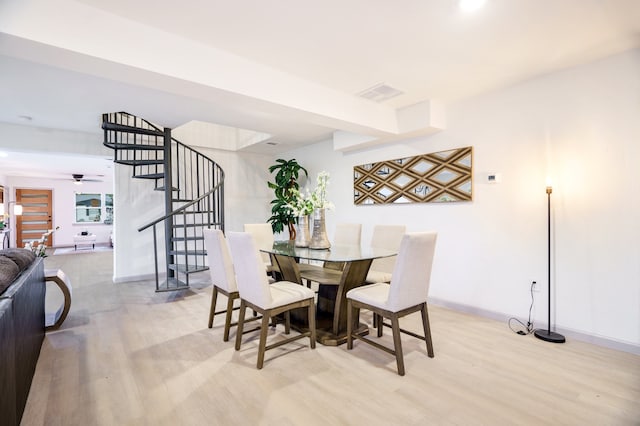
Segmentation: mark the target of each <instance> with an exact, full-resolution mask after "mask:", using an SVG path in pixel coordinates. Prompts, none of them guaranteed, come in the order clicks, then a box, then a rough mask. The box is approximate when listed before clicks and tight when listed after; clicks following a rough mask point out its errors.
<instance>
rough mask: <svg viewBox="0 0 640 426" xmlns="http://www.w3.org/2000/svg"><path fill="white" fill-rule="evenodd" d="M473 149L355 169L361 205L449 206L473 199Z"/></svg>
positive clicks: (356, 197) (355, 189)
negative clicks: (408, 204)
mask: <svg viewBox="0 0 640 426" xmlns="http://www.w3.org/2000/svg"><path fill="white" fill-rule="evenodd" d="M472 172H473V147H471V146H468V147H465V148H458V149H452V150H448V151H440V152H434V153H431V154H423V155H418V156H416V157H406V158H399V159H396V160H388V161H381V162H378V163H369V164H362V165H360V166H355V167H354V168H353V200H354V203H355V204H358V205H368V204H402V203H447V202H454V201H471V200H472V199H473V198H472V196H473V184H472V178H471V177H472Z"/></svg>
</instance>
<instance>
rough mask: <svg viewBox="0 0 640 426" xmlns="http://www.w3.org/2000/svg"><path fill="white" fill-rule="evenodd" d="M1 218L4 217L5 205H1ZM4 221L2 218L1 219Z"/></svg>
mask: <svg viewBox="0 0 640 426" xmlns="http://www.w3.org/2000/svg"><path fill="white" fill-rule="evenodd" d="M0 216H4V203H3V204H0ZM0 219H2V217H0Z"/></svg>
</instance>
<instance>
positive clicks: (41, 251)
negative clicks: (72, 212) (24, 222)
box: [24, 226, 60, 257]
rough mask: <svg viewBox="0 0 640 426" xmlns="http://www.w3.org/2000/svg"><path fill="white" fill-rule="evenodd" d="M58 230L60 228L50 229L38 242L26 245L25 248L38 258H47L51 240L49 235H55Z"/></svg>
mask: <svg viewBox="0 0 640 426" xmlns="http://www.w3.org/2000/svg"><path fill="white" fill-rule="evenodd" d="M58 229H60V227H59V226H56V229H49V230H48V231H47V232H45V233H44V234H42V236H41V237H40V239H39V240H38V241H33V242H29V243H26V244H25V245H24V248H26V249H27V250H31V251H32V252H33V253H34V254H35V255H36V256H38V257H47V254H46V250H47V244H46V242H47V239H48V238H49V235H51V234H53V233H54V231H57V230H58ZM36 243H37V244H36Z"/></svg>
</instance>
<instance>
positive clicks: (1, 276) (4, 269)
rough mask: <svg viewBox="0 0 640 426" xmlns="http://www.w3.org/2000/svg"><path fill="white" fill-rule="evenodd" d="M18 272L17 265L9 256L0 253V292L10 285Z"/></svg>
mask: <svg viewBox="0 0 640 426" xmlns="http://www.w3.org/2000/svg"><path fill="white" fill-rule="evenodd" d="M19 274H20V268H18V265H16V263H15V262H14V261H13V260H11V259H10V258H8V257H6V256H2V255H0V294H2V293H3V292H4V290H5V289H6V288H7V287H9V286H10V285H11V283H12V282H13V280H14V279H15V277H17V276H18V275H19Z"/></svg>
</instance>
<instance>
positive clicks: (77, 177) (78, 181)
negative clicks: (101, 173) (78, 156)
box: [71, 173, 102, 185]
mask: <svg viewBox="0 0 640 426" xmlns="http://www.w3.org/2000/svg"><path fill="white" fill-rule="evenodd" d="M71 177H72V178H73V183H75V184H76V185H82V182H102V180H100V179H86V178H85V177H84V175H81V174H79V173H74V174H72V175H71Z"/></svg>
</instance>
